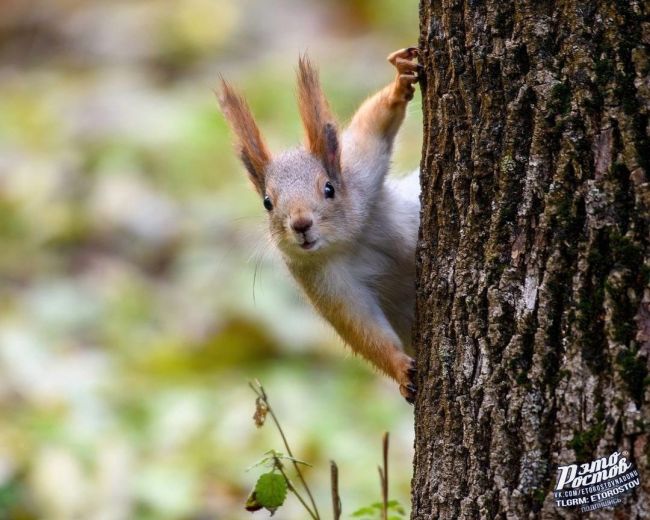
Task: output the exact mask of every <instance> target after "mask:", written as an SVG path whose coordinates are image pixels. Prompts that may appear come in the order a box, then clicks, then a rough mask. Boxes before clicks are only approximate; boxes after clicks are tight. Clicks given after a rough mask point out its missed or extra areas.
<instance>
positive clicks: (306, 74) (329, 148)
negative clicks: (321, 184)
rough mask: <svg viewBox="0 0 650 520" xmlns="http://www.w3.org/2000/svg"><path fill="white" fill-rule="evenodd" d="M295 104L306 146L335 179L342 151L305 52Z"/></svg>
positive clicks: (316, 72)
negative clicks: (296, 102) (296, 103)
mask: <svg viewBox="0 0 650 520" xmlns="http://www.w3.org/2000/svg"><path fill="white" fill-rule="evenodd" d="M298 107H299V109H300V117H301V119H302V124H303V126H304V127H305V134H306V136H307V149H308V150H309V151H310V152H311V153H312V154H314V155H315V156H316V157H318V158H319V159H320V160H321V161H322V162H323V164H324V166H325V169H326V170H327V173H328V175H329V176H330V177H331V178H332V179H334V180H338V177H339V176H340V174H341V151H340V144H339V138H338V130H337V128H336V119H335V118H334V116H333V115H332V112H331V110H330V107H329V104H328V103H327V99H326V98H325V95H324V94H323V90H322V89H321V86H320V81H319V79H318V71H317V70H316V69H315V68H314V66H313V65H312V64H311V62H310V61H309V58H308V57H307V56H306V55H303V56H300V58H299V60H298Z"/></svg>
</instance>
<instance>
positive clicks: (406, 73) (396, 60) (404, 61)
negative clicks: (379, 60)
mask: <svg viewBox="0 0 650 520" xmlns="http://www.w3.org/2000/svg"><path fill="white" fill-rule="evenodd" d="M417 57H418V50H417V48H416V47H407V48H406V49H400V50H399V51H395V52H393V53H392V54H391V55H389V56H388V58H387V59H388V61H389V62H391V63H392V64H393V66H394V67H395V68H396V69H397V78H395V83H394V87H393V92H392V97H393V99H394V101H397V102H402V103H407V102H409V101H410V100H411V99H413V94H414V93H415V87H414V86H413V85H414V84H415V83H417V82H418V80H419V73H420V72H421V70H422V66H421V65H420V64H418V63H417V61H416V60H417Z"/></svg>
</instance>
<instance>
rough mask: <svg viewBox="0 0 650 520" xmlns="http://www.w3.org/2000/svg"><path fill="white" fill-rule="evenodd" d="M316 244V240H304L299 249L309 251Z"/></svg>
mask: <svg viewBox="0 0 650 520" xmlns="http://www.w3.org/2000/svg"><path fill="white" fill-rule="evenodd" d="M316 242H318V239H315V240H311V241H309V240H307V239H306V238H305V240H304V242H303V243H302V244H300V247H301V248H303V249H304V250H305V251H309V250H310V249H311V248H313V247H314V246H315V245H316Z"/></svg>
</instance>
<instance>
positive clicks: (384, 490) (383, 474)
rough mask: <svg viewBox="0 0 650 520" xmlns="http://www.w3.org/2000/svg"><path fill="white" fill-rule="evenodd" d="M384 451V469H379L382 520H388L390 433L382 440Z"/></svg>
mask: <svg viewBox="0 0 650 520" xmlns="http://www.w3.org/2000/svg"><path fill="white" fill-rule="evenodd" d="M382 448H383V449H382V451H383V462H384V466H383V468H379V478H380V481H381V498H382V511H381V517H382V520H388V432H385V433H384V438H383V440H382Z"/></svg>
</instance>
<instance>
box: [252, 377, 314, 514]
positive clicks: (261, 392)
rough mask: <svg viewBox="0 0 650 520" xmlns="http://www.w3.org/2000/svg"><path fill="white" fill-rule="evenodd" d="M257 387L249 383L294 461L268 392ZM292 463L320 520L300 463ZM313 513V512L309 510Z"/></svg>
mask: <svg viewBox="0 0 650 520" xmlns="http://www.w3.org/2000/svg"><path fill="white" fill-rule="evenodd" d="M255 385H257V388H255ZM255 385H253V383H249V386H250V387H251V388H252V389H253V391H254V392H255V393H256V394H257V396H258V397H261V398H262V399H263V400H264V403H265V404H266V407H267V409H268V411H269V414H270V415H271V419H273V422H274V423H275V427H276V428H277V429H278V432H279V433H280V437H282V442H283V443H284V447H285V448H286V450H287V454H288V455H289V457H291V458H292V459H295V457H294V456H293V453H292V451H291V448H290V447H289V441H287V437H286V436H285V434H284V431H283V430H282V426H280V421H278V418H277V417H276V415H275V412H274V411H273V408H271V404H270V403H269V398H268V396H267V395H266V392H265V390H264V387H263V386H262V384H261V383H260V382H259V381H257V380H256V381H255ZM291 463H292V464H293V467H294V469H295V470H296V474H297V475H298V478H299V479H300V482H301V483H302V486H303V487H304V488H305V491H306V492H307V495H308V496H309V501H310V502H311V505H312V507H313V508H314V510H313V513H314V514H315V515H316V516H315V517H314V518H316V519H317V520H320V513H319V512H318V507H317V506H316V501H315V500H314V496H313V495H312V493H311V490H310V489H309V486H308V485H307V481H306V480H305V477H303V475H302V471H300V467H299V466H298V463H297V462H296V461H295V460H291ZM309 511H310V513H311V510H309Z"/></svg>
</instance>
